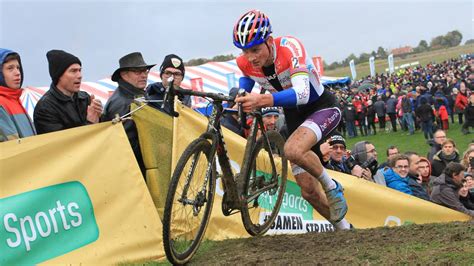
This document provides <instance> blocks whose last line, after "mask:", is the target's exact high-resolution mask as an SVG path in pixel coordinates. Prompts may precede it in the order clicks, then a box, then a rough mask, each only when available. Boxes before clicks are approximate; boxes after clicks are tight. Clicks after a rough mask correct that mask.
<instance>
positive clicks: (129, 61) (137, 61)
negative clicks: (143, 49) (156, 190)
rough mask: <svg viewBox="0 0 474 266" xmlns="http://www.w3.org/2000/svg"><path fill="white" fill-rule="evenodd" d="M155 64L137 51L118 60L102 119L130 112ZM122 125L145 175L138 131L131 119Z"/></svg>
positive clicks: (142, 92)
mask: <svg viewBox="0 0 474 266" xmlns="http://www.w3.org/2000/svg"><path fill="white" fill-rule="evenodd" d="M154 66H155V65H154V64H153V65H148V64H147V63H145V61H144V60H143V56H142V54H141V53H139V52H135V53H130V54H127V55H125V56H123V57H122V58H120V60H119V68H118V69H117V70H115V71H114V73H113V74H112V81H115V82H117V83H118V87H117V89H115V91H114V93H113V94H112V96H111V97H110V98H109V100H108V101H107V104H106V105H105V109H104V114H103V116H102V121H111V120H112V119H114V118H115V116H116V115H118V116H123V115H125V114H127V113H129V112H130V104H131V103H132V102H133V100H134V99H135V98H140V97H144V96H145V87H146V84H147V80H148V72H149V71H150V69H151V68H152V67H154ZM123 127H124V128H125V132H126V133H127V137H128V141H129V142H130V145H131V147H132V150H133V153H134V154H135V158H136V159H137V162H138V165H139V166H140V170H141V172H142V174H143V176H145V172H146V169H145V164H144V163H143V157H142V153H141V150H140V142H139V140H138V131H137V128H136V126H135V122H133V120H125V121H124V122H123Z"/></svg>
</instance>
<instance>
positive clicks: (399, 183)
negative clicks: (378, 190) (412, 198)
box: [383, 168, 413, 195]
mask: <svg viewBox="0 0 474 266" xmlns="http://www.w3.org/2000/svg"><path fill="white" fill-rule="evenodd" d="M383 175H384V177H385V182H386V183H387V187H389V188H392V189H395V190H398V191H400V192H403V193H405V194H408V195H413V192H412V191H411V189H410V186H409V184H408V177H405V178H403V177H401V176H400V175H399V174H397V173H396V172H395V171H393V169H392V168H387V169H386V170H384V172H383Z"/></svg>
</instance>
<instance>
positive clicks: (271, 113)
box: [262, 106, 280, 130]
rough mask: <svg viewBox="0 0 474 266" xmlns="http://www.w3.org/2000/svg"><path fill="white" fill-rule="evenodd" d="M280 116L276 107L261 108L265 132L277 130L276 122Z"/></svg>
mask: <svg viewBox="0 0 474 266" xmlns="http://www.w3.org/2000/svg"><path fill="white" fill-rule="evenodd" d="M279 116H280V109H279V108H278V107H274V106H272V107H265V108H262V121H263V125H264V126H265V128H266V129H267V130H277V127H276V122H277V121H278V117H279Z"/></svg>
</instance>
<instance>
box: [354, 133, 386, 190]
mask: <svg viewBox="0 0 474 266" xmlns="http://www.w3.org/2000/svg"><path fill="white" fill-rule="evenodd" d="M351 154H352V157H353V158H354V164H356V165H359V166H361V167H362V168H363V169H366V170H369V171H364V174H363V175H361V177H362V178H364V179H366V180H369V181H373V182H376V183H377V184H381V185H385V182H384V180H383V179H376V178H374V177H375V173H376V172H377V166H378V163H377V150H376V149H375V146H374V144H372V143H371V142H369V141H359V142H357V143H356V144H354V147H353V148H352V152H351ZM369 172H370V174H369Z"/></svg>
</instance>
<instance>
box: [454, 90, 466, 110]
mask: <svg viewBox="0 0 474 266" xmlns="http://www.w3.org/2000/svg"><path fill="white" fill-rule="evenodd" d="M467 105H468V101H467V95H466V94H463V93H461V92H459V93H458V95H457V96H456V100H455V102H454V107H455V108H456V109H457V110H458V111H461V112H462V111H464V109H466V106H467Z"/></svg>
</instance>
